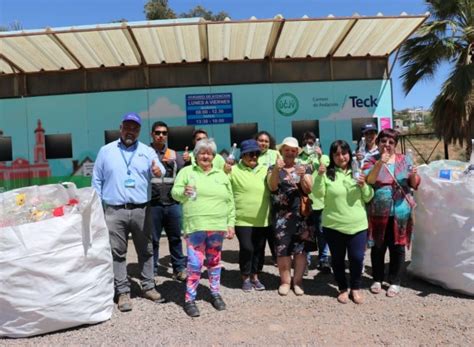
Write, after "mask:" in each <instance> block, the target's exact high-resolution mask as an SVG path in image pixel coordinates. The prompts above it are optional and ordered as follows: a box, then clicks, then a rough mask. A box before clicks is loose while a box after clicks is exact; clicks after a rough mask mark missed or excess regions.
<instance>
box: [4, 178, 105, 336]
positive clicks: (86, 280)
mask: <svg viewBox="0 0 474 347" xmlns="http://www.w3.org/2000/svg"><path fill="white" fill-rule="evenodd" d="M71 201H72V203H71ZM58 206H59V207H58ZM0 208H1V209H2V212H3V215H0V218H1V219H0V222H1V223H2V225H1V226H0V282H1V285H0V336H9V337H25V336H32V335H37V334H43V333H47V332H51V331H56V330H61V329H65V328H71V327H74V326H79V325H83V324H92V323H98V322H101V321H104V320H107V319H109V318H110V317H111V315H112V311H113V294H114V288H113V268H112V256H111V252H110V244H109V235H108V230H107V226H106V224H105V220H104V214H103V210H102V206H101V202H100V199H99V197H98V196H97V194H96V193H95V191H94V190H93V189H92V188H83V189H79V190H76V189H75V187H71V188H70V189H66V188H64V187H63V186H61V185H47V186H33V187H27V188H21V189H17V190H15V191H7V192H5V193H2V194H0ZM58 210H60V211H61V212H62V213H63V215H62V216H61V215H60V216H54V215H52V214H51V213H52V212H51V211H54V213H55V214H56V215H57V214H58V213H57V212H58ZM5 211H8V212H9V214H10V215H15V214H16V215H17V219H16V220H11V219H9V218H8V217H7V216H6V213H5ZM28 212H29V214H27V213H28ZM28 218H33V220H38V221H36V222H34V221H33V222H31V219H28ZM25 220H26V221H29V222H28V223H24V224H22V222H24V221H25Z"/></svg>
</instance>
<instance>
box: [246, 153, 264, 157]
mask: <svg viewBox="0 0 474 347" xmlns="http://www.w3.org/2000/svg"><path fill="white" fill-rule="evenodd" d="M259 154H260V153H259V152H248V153H245V155H248V156H249V157H258V156H259Z"/></svg>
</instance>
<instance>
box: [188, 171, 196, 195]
mask: <svg viewBox="0 0 474 347" xmlns="http://www.w3.org/2000/svg"><path fill="white" fill-rule="evenodd" d="M188 185H189V186H191V188H193V190H192V192H191V193H190V194H189V195H188V196H189V199H190V200H192V201H195V200H196V199H197V190H196V179H195V178H194V176H191V177H189V181H188Z"/></svg>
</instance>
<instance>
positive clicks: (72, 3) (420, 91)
mask: <svg viewBox="0 0 474 347" xmlns="http://www.w3.org/2000/svg"><path fill="white" fill-rule="evenodd" d="M146 2H147V0H0V26H8V25H11V24H12V23H14V22H19V23H20V24H21V26H22V28H23V29H44V28H46V27H51V28H54V27H70V26H77V25H91V24H104V23H110V22H112V21H114V20H118V19H126V20H128V21H131V22H132V21H142V20H146V18H145V13H144V5H145V3H146ZM169 5H170V7H171V8H172V9H173V10H174V11H175V13H177V14H179V13H182V12H187V11H188V10H189V9H191V8H193V7H195V6H196V5H201V6H204V7H205V8H206V9H208V10H211V11H213V12H214V13H217V12H220V11H225V12H227V13H229V15H230V18H231V19H235V20H240V19H248V18H250V17H251V16H255V17H257V18H259V19H262V18H273V17H274V16H275V15H277V14H281V15H283V17H284V18H300V17H302V16H303V15H307V16H308V17H310V18H318V17H326V16H328V15H329V14H332V15H334V16H336V17H338V16H351V15H353V14H354V13H358V14H359V15H363V16H375V15H376V14H377V13H379V12H380V13H382V14H383V15H392V16H393V15H399V14H401V13H402V12H406V13H407V14H409V15H420V14H424V13H426V11H427V8H426V6H425V4H424V1H422V0H396V1H389V0H366V1H363V0H200V1H195V0H170V1H169ZM394 57H395V55H394V54H392V56H391V60H392V61H393V60H394ZM400 75H401V68H400V66H399V64H398V63H397V62H396V63H395V66H394V68H393V71H392V84H393V103H394V105H393V106H394V108H395V110H401V109H405V108H412V107H423V108H425V109H426V108H429V107H430V105H431V103H432V102H433V100H434V98H435V97H436V95H438V94H439V91H440V89H441V85H442V82H443V81H444V80H445V79H446V77H447V76H448V75H449V66H448V65H443V66H441V68H440V71H438V73H437V75H436V76H435V77H434V78H433V79H432V80H429V81H426V82H421V83H419V84H418V85H417V86H415V87H414V88H413V89H412V91H411V92H410V93H409V94H408V95H407V96H405V93H404V92H403V90H402V85H401V80H400Z"/></svg>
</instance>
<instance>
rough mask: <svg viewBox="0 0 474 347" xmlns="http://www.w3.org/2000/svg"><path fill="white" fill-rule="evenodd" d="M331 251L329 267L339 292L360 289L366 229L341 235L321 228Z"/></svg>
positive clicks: (335, 231) (332, 230)
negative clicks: (346, 265) (347, 265)
mask: <svg viewBox="0 0 474 347" xmlns="http://www.w3.org/2000/svg"><path fill="white" fill-rule="evenodd" d="M323 229H324V232H325V236H326V240H327V241H328V244H329V248H330V249H331V265H332V271H333V272H334V277H335V279H336V282H337V286H338V288H339V290H340V291H341V292H342V291H344V290H347V288H348V287H350V288H351V289H360V284H361V278H362V269H363V266H364V253H365V245H366V244H367V229H366V230H362V231H359V232H358V233H357V234H354V235H348V234H343V233H341V232H339V231H337V230H334V229H330V228H323ZM346 253H347V256H348V258H349V272H350V275H351V276H350V284H349V286H348V283H347V279H346V269H345V263H344V260H345V259H346Z"/></svg>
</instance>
